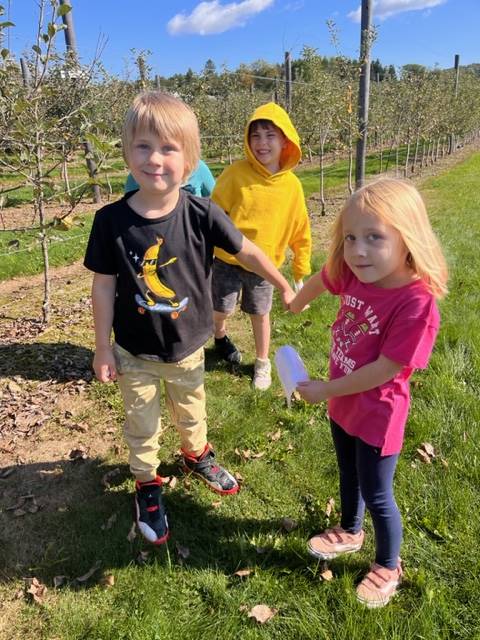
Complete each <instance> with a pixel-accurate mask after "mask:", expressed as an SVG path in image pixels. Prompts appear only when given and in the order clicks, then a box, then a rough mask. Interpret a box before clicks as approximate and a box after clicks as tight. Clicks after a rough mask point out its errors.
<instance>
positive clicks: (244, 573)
mask: <svg viewBox="0 0 480 640" xmlns="http://www.w3.org/2000/svg"><path fill="white" fill-rule="evenodd" d="M251 574H252V570H251V569H239V570H238V571H235V573H234V574H233V575H234V576H238V577H239V578H247V577H248V576H249V575H251Z"/></svg>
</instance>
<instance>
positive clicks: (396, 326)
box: [380, 294, 440, 369]
mask: <svg viewBox="0 0 480 640" xmlns="http://www.w3.org/2000/svg"><path fill="white" fill-rule="evenodd" d="M439 326H440V315H439V313H438V309H437V305H436V303H435V300H434V298H433V296H431V295H430V294H425V295H424V296H421V297H419V298H415V299H413V300H412V301H411V302H410V303H409V304H405V305H404V307H403V308H402V309H399V310H398V313H396V314H395V317H394V318H393V320H392V321H391V323H390V326H389V327H388V328H387V330H386V332H385V338H384V340H383V343H382V345H381V348H380V353H381V354H382V355H384V356H385V357H386V358H389V359H390V360H393V361H394V362H398V363H399V364H402V365H404V366H408V367H412V368H413V369H425V367H426V366H427V364H428V361H429V359H430V355H431V353H432V350H433V346H434V344H435V340H436V337H437V334H438V329H439Z"/></svg>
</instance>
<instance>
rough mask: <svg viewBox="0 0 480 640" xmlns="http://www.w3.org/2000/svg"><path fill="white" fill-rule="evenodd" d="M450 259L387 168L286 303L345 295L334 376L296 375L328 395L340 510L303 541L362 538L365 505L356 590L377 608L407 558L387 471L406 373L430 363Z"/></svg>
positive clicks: (350, 207) (322, 547) (405, 398)
mask: <svg viewBox="0 0 480 640" xmlns="http://www.w3.org/2000/svg"><path fill="white" fill-rule="evenodd" d="M446 281H447V268H446V264H445V260H444V257H443V254H442V251H441V249H440V246H439V244H438V241H437V238H436V237H435V234H434V232H433V231H432V228H431V226H430V221H429V219H428V216H427V212H426V210H425V205H424V203H423V201H422V198H421V196H420V194H419V193H418V191H417V190H416V189H415V187H413V186H412V185H411V184H410V183H409V182H406V181H403V180H396V179H392V178H382V179H379V180H376V181H375V182H372V183H370V184H367V185H365V186H364V187H362V188H361V189H359V190H358V191H357V192H356V193H354V194H353V195H352V196H351V197H350V199H349V200H348V201H347V203H346V205H345V207H344V208H343V210H342V211H341V213H340V215H339V217H338V219H337V221H336V223H335V226H334V229H333V238H332V243H331V246H330V250H329V255H328V259H327V262H326V265H325V266H324V268H323V269H322V270H321V271H320V272H319V273H317V274H315V275H314V276H313V277H312V278H310V279H309V280H308V282H307V283H306V284H305V286H304V287H303V289H301V291H300V292H299V293H298V294H297V296H296V297H295V299H294V300H293V301H292V302H291V303H290V310H291V311H293V312H294V313H298V312H300V311H301V310H302V309H303V308H304V307H305V305H307V304H308V303H309V302H310V301H311V300H313V299H314V298H316V297H317V296H318V295H320V294H321V293H323V292H324V291H327V290H328V291H329V292H330V293H333V294H334V295H338V296H340V309H339V312H338V315H337V318H336V321H335V323H334V324H333V326H332V347H331V352H330V377H329V380H328V381H325V380H311V381H308V382H302V383H300V384H299V385H298V391H299V393H300V395H301V396H302V398H304V400H306V401H307V402H310V403H317V402H322V401H323V400H327V401H328V412H329V416H330V422H331V430H332V436H333V441H334V445H335V450H336V454H337V462H338V467H339V474H340V498H341V510H342V519H341V523H340V525H339V526H337V527H334V528H333V529H327V530H326V531H324V532H323V533H321V534H319V535H316V536H314V537H313V538H311V539H310V540H309V542H308V549H309V552H310V553H311V554H312V555H313V556H315V557H316V558H320V559H322V560H329V559H331V558H335V557H336V556H337V555H339V554H341V553H352V552H355V551H358V550H359V549H360V548H361V547H362V544H363V539H364V532H363V530H362V523H363V517H364V513H365V507H366V508H367V509H368V511H369V512H370V515H371V517H372V521H373V527H374V530H375V540H376V556H375V562H374V564H373V565H372V567H371V569H370V571H369V573H367V575H366V576H365V578H364V579H363V580H362V582H361V583H360V584H359V586H358V587H357V598H358V599H359V600H360V602H362V603H363V604H365V605H367V606H368V607H381V606H383V605H385V604H387V602H388V601H389V600H390V598H391V597H392V596H393V595H394V594H395V593H396V589H397V586H398V584H399V582H400V579H401V575H402V569H401V565H400V557H399V553H400V545H401V541H402V521H401V517H400V513H399V510H398V507H397V504H396V502H395V498H394V494H393V476H394V473H395V467H396V464H397V460H398V455H399V453H400V450H401V448H402V443H403V433H404V427H405V422H406V419H407V415H408V408H409V403H410V393H409V382H408V381H409V378H410V376H411V375H412V372H413V371H414V369H416V368H425V367H426V366H427V364H428V360H429V357H430V354H431V351H432V348H433V345H434V342H435V338H436V335H437V332H438V328H439V314H438V309H437V305H436V302H435V300H436V298H441V297H442V296H444V295H445V294H446V292H447V288H446Z"/></svg>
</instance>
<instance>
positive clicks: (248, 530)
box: [0, 458, 307, 589]
mask: <svg viewBox="0 0 480 640" xmlns="http://www.w3.org/2000/svg"><path fill="white" fill-rule="evenodd" d="M10 469H11V470H12V471H11V473H10V474H8V473H7V477H4V478H3V479H2V480H0V532H1V533H0V548H1V550H2V552H1V554H0V582H8V581H10V580H12V579H21V578H28V577H30V578H32V577H36V578H37V579H38V580H40V581H41V582H42V583H44V584H46V585H47V586H49V585H52V583H53V580H54V577H55V576H64V577H65V584H66V585H68V586H69V588H73V589H76V588H80V587H82V588H83V587H93V586H95V585H97V584H98V581H99V579H100V577H101V575H102V573H108V572H112V571H115V569H119V568H124V567H127V566H131V565H134V564H135V563H137V564H145V563H146V564H151V563H156V564H158V565H160V566H162V565H164V566H165V567H170V566H171V565H172V564H173V565H181V566H182V567H183V568H184V570H190V569H192V570H198V569H214V570H216V571H221V572H224V573H226V574H227V575H232V574H233V573H234V572H235V571H236V570H238V569H239V568H240V567H246V566H258V565H261V566H262V567H263V568H266V567H271V568H279V569H280V570H281V571H283V570H285V569H287V568H288V569H289V570H292V569H296V570H301V571H303V570H306V566H307V562H306V554H303V545H302V552H299V551H298V550H296V549H295V548H294V547H292V546H291V545H287V546H286V547H285V548H282V549H278V548H275V544H274V543H273V542H272V544H265V547H264V548H261V549H259V548H258V547H257V546H256V545H257V544H258V542H256V541H258V540H263V541H265V540H271V541H274V540H275V539H276V538H277V539H278V536H281V535H285V536H286V535H287V534H286V533H285V532H284V531H283V532H282V527H281V523H280V522H279V520H278V519H264V518H255V517H242V516H231V515H227V514H225V513H222V504H221V501H226V502H227V503H228V502H229V501H231V500H236V499H239V497H238V496H226V497H224V498H220V497H219V496H216V495H215V494H213V493H211V495H212V499H211V501H210V500H208V502H207V503H206V502H205V499H204V498H205V495H206V494H205V493H204V492H206V491H208V490H207V489H206V488H205V487H203V486H202V485H201V484H199V483H197V481H196V480H194V479H190V478H189V479H188V481H187V480H186V479H185V478H184V477H183V474H181V472H180V471H179V470H178V467H175V468H173V466H166V467H164V466H162V467H161V468H160V469H159V472H160V473H161V474H162V475H164V474H165V473H170V474H172V473H174V474H176V475H178V476H179V478H178V484H177V485H176V486H175V487H174V488H173V489H172V488H170V487H168V486H167V487H166V488H165V491H164V501H165V506H166V509H167V513H168V517H169V523H170V527H171V537H170V539H169V541H168V544H166V545H162V546H161V547H155V546H153V545H150V544H149V543H148V542H146V541H144V540H143V538H141V536H140V535H137V536H136V538H135V539H134V540H132V541H129V540H128V538H127V536H128V534H129V532H130V530H131V528H132V524H133V500H132V491H133V481H132V480H131V479H130V473H129V470H128V467H127V466H126V465H119V466H112V465H109V464H106V463H105V462H104V461H102V460H101V459H98V458H96V459H87V460H83V461H73V462H72V461H66V460H60V461H58V462H45V463H35V464H25V465H19V466H15V467H12V468H6V469H3V470H2V475H3V476H5V472H6V471H8V470H10ZM105 482H106V483H107V484H105ZM248 490H249V489H248V487H245V488H243V491H248ZM208 495H210V492H208ZM225 506H227V505H225ZM237 512H238V510H237ZM289 540H290V538H289V539H288V541H289ZM185 549H188V557H187V558H182V557H181V556H182V554H183V553H184V551H185ZM141 551H148V552H149V554H147V555H148V559H147V560H146V561H145V558H144V556H142V554H141V553H140V552H141ZM139 559H140V562H139ZM94 567H96V569H95V571H94V572H93V573H92V575H91V577H90V578H88V579H87V580H84V581H80V583H79V581H78V578H79V577H82V576H84V575H85V574H87V573H88V572H89V571H90V570H91V569H92V568H94ZM139 569H140V567H139Z"/></svg>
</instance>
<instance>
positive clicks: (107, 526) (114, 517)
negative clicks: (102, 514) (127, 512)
mask: <svg viewBox="0 0 480 640" xmlns="http://www.w3.org/2000/svg"><path fill="white" fill-rule="evenodd" d="M116 521H117V514H116V513H112V515H111V516H110V517H109V519H108V520H107V521H106V523H105V524H102V527H101V529H102V531H108V530H109V529H111V528H112V526H113V525H114V524H115V522H116Z"/></svg>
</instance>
